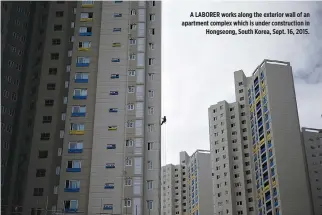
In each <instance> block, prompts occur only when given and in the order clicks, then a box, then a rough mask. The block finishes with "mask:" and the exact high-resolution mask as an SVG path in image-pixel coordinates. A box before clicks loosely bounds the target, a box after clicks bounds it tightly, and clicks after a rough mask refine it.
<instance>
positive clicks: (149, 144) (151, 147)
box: [148, 142, 153, 150]
mask: <svg viewBox="0 0 322 215" xmlns="http://www.w3.org/2000/svg"><path fill="white" fill-rule="evenodd" d="M152 149H153V142H148V150H152Z"/></svg>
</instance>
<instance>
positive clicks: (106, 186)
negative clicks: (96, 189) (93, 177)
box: [104, 183, 114, 189]
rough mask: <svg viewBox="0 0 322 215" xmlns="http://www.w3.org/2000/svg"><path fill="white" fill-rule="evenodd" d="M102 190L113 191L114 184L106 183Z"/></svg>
mask: <svg viewBox="0 0 322 215" xmlns="http://www.w3.org/2000/svg"><path fill="white" fill-rule="evenodd" d="M104 189H114V183H106V184H105V185H104Z"/></svg>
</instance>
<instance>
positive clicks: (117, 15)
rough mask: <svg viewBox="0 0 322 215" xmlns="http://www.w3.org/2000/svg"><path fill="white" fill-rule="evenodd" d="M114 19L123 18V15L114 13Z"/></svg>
mask: <svg viewBox="0 0 322 215" xmlns="http://www.w3.org/2000/svg"><path fill="white" fill-rule="evenodd" d="M114 17H122V14H121V13H114Z"/></svg>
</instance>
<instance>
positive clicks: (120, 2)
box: [114, 1, 123, 3]
mask: <svg viewBox="0 0 322 215" xmlns="http://www.w3.org/2000/svg"><path fill="white" fill-rule="evenodd" d="M122 2H123V1H114V3H122Z"/></svg>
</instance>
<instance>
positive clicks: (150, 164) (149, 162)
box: [148, 161, 153, 170]
mask: <svg viewBox="0 0 322 215" xmlns="http://www.w3.org/2000/svg"><path fill="white" fill-rule="evenodd" d="M151 169H153V165H152V161H148V170H151Z"/></svg>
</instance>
